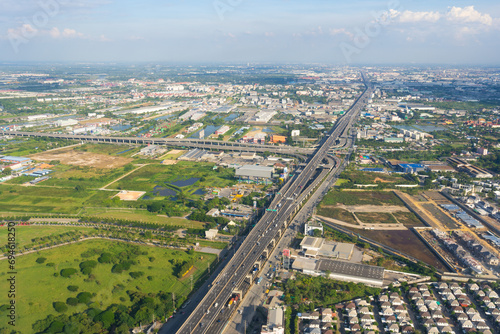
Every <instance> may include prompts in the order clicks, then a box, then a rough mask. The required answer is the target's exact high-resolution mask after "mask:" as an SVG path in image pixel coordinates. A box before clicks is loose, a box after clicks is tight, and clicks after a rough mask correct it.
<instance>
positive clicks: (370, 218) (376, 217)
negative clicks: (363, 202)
mask: <svg viewBox="0 0 500 334" xmlns="http://www.w3.org/2000/svg"><path fill="white" fill-rule="evenodd" d="M355 214H356V217H358V219H359V220H360V221H361V222H363V223H365V224H397V223H398V222H397V221H396V219H394V216H393V215H392V214H390V213H387V212H356V213H355Z"/></svg>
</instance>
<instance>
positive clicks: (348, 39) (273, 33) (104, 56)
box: [0, 0, 500, 65]
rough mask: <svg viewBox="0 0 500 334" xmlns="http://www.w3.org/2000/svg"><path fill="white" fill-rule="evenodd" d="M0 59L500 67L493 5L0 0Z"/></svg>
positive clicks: (497, 7) (499, 11)
mask: <svg viewBox="0 0 500 334" xmlns="http://www.w3.org/2000/svg"><path fill="white" fill-rule="evenodd" d="M0 12H1V13H2V14H0V17H1V18H2V20H0V49H1V50H2V51H3V52H2V53H0V61H4V62H5V61H9V62H12V61H65V62H68V61H69V62H74V61H78V62H100V61H103V62H110V61H116V62H139V61H145V62H148V61H159V62H183V63H187V62H193V63H218V62H234V63H245V62H269V63H311V62H321V63H333V64H360V63H364V64H391V63H398V64H400V63H405V64H411V63H415V64H449V65H461V64H470V65H498V64H499V60H498V59H499V57H498V53H499V51H500V42H499V39H498V33H499V32H500V4H499V3H497V2H493V1H474V2H472V1H441V2H439V3H435V2H431V1H427V0H425V1H419V2H416V1H404V0H400V1H397V0H390V1H367V0H352V1H350V2H348V3H345V2H342V1H326V0H324V1H321V0H314V1H309V2H307V3H305V2H303V1H296V0H278V1H272V2H265V1H262V0H255V1H250V0H210V1H189V0H165V1H162V2H160V1H154V0H146V1H143V2H141V3H138V2H134V1H131V0H122V1H117V0H86V1H83V0H75V1H70V0H39V1H33V0H4V1H2V3H0Z"/></svg>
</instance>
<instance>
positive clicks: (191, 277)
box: [189, 275, 193, 291]
mask: <svg viewBox="0 0 500 334" xmlns="http://www.w3.org/2000/svg"><path fill="white" fill-rule="evenodd" d="M189 278H190V279H191V291H193V275H191V276H190V277H189Z"/></svg>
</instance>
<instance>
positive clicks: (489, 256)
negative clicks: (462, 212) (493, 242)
mask: <svg viewBox="0 0 500 334" xmlns="http://www.w3.org/2000/svg"><path fill="white" fill-rule="evenodd" d="M453 234H454V235H455V237H456V238H457V240H459V241H460V242H461V243H462V245H464V247H465V248H467V249H468V250H469V251H470V252H471V253H472V254H473V255H474V256H476V257H477V258H478V259H481V260H482V261H484V262H485V263H487V264H489V265H491V266H498V264H499V260H498V257H497V256H496V255H495V254H493V253H492V252H491V251H490V250H489V249H488V248H487V247H485V246H483V245H481V243H480V242H479V240H477V239H476V238H474V237H473V236H472V235H470V234H469V233H467V232H463V231H453Z"/></svg>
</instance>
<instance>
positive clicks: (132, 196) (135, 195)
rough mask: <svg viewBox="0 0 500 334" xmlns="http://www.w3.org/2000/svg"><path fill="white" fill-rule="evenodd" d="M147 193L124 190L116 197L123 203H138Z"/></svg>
mask: <svg viewBox="0 0 500 334" xmlns="http://www.w3.org/2000/svg"><path fill="white" fill-rule="evenodd" d="M145 193H146V192H145V191H128V190H122V191H120V192H119V193H118V194H116V195H115V196H117V197H118V198H119V199H121V200H122V201H137V200H138V199H139V198H141V196H142V195H144V194H145ZM113 197H114V196H113Z"/></svg>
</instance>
